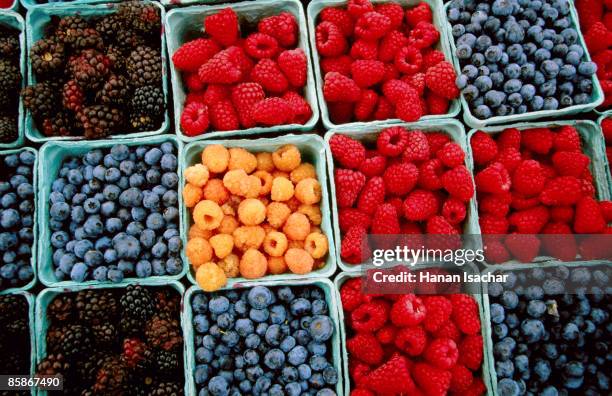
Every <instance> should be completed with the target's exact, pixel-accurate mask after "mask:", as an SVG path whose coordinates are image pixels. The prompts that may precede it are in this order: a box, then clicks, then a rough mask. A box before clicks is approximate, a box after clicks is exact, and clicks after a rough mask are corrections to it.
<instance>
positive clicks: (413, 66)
mask: <svg viewBox="0 0 612 396" xmlns="http://www.w3.org/2000/svg"><path fill="white" fill-rule="evenodd" d="M393 64H394V65H395V67H396V68H397V70H399V71H400V72H401V73H404V74H409V75H412V74H415V73H418V72H419V71H420V70H421V67H422V66H423V55H421V53H420V52H419V50H418V49H417V48H415V47H413V46H407V47H403V48H402V49H400V50H399V51H398V52H397V53H396V54H395V57H394V59H393Z"/></svg>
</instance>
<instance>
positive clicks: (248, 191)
mask: <svg viewBox="0 0 612 396" xmlns="http://www.w3.org/2000/svg"><path fill="white" fill-rule="evenodd" d="M260 191H261V181H260V180H259V178H258V177H257V176H253V175H250V176H247V177H245V178H243V179H242V180H240V185H239V187H238V195H241V196H243V197H246V198H257V197H258V196H259V193H260Z"/></svg>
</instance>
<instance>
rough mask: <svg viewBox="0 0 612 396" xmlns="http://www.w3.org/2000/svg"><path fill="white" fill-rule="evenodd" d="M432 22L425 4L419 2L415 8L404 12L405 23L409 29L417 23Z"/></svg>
mask: <svg viewBox="0 0 612 396" xmlns="http://www.w3.org/2000/svg"><path fill="white" fill-rule="evenodd" d="M432 20H433V16H432V15H431V8H429V4H427V3H425V2H420V3H419V4H417V6H416V7H413V8H411V9H409V10H406V23H408V26H410V27H411V28H414V27H415V26H416V25H418V23H419V22H429V23H431V22H432Z"/></svg>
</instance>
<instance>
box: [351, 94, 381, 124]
mask: <svg viewBox="0 0 612 396" xmlns="http://www.w3.org/2000/svg"><path fill="white" fill-rule="evenodd" d="M376 103H378V94H377V93H376V91H373V90H371V89H364V90H363V91H361V98H360V99H359V101H358V102H357V103H355V118H356V119H357V121H367V120H369V119H371V118H372V113H373V112H374V109H375V108H376Z"/></svg>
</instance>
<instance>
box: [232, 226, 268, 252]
mask: <svg viewBox="0 0 612 396" xmlns="http://www.w3.org/2000/svg"><path fill="white" fill-rule="evenodd" d="M232 236H233V237H234V245H235V246H236V248H238V249H239V250H242V251H245V250H247V249H259V247H260V246H261V244H262V243H263V241H264V238H265V237H266V232H265V231H264V229H263V228H262V227H260V226H242V227H238V228H236V229H235V230H234V232H233V233H232Z"/></svg>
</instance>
